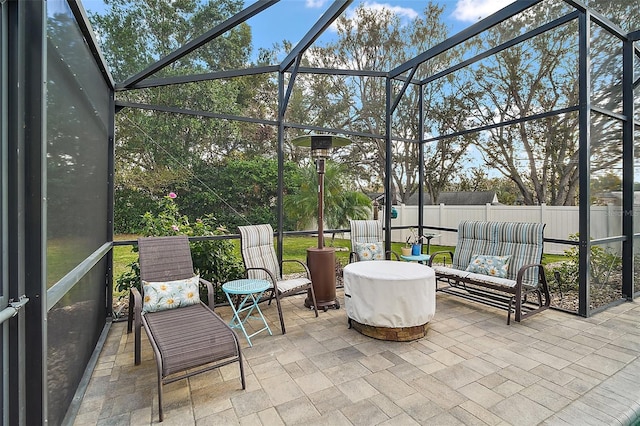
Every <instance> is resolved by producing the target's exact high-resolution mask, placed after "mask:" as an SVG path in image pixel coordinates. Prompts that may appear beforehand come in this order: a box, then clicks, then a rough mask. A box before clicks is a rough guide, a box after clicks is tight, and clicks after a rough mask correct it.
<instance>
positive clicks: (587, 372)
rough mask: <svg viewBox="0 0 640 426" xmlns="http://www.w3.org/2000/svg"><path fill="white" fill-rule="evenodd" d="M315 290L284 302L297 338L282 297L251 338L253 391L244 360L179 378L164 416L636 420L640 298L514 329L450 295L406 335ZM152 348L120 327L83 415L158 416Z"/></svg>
mask: <svg viewBox="0 0 640 426" xmlns="http://www.w3.org/2000/svg"><path fill="white" fill-rule="evenodd" d="M338 296H339V298H340V302H341V304H343V303H342V302H343V300H342V291H341V290H338ZM303 299H304V296H302V295H301V296H294V297H290V298H287V299H286V300H285V301H284V304H283V307H284V309H285V322H286V325H287V334H286V335H284V336H283V335H281V334H280V332H279V327H278V324H279V323H278V317H277V312H276V309H275V304H273V305H272V306H267V305H266V304H262V305H261V306H262V307H263V312H264V313H265V315H266V316H267V319H268V321H269V324H270V326H271V327H272V329H273V331H274V335H273V336H269V335H268V334H267V333H261V334H259V335H257V336H255V337H253V338H252V342H253V347H248V345H247V344H246V341H245V340H244V338H241V342H242V343H243V354H244V358H245V373H246V378H247V388H246V390H242V389H241V387H240V380H239V370H238V366H237V363H236V364H232V365H229V366H225V367H223V368H222V369H219V370H217V371H213V372H209V373H205V374H202V375H199V376H195V377H192V378H190V379H187V380H181V381H178V382H175V383H171V384H169V385H166V386H165V404H164V408H165V421H164V422H163V424H165V425H191V424H197V425H237V424H242V425H283V424H285V425H300V424H304V425H307V426H311V425H316V424H317V425H367V426H370V425H418V424H422V425H462V424H464V425H476V424H477V425H483V424H489V425H507V424H512V425H519V426H526V425H537V424H548V425H567V424H571V425H604V424H606V425H621V424H622V425H626V424H632V423H634V422H637V421H638V418H639V416H640V356H639V355H640V303H639V302H637V301H636V302H632V303H623V304H621V305H619V306H616V307H613V308H611V309H609V310H607V311H606V312H602V313H599V314H596V315H594V316H593V317H591V318H588V319H584V318H581V317H577V316H572V315H569V314H566V313H562V312H557V311H551V310H548V311H545V312H543V313H541V314H538V315H535V316H533V317H531V318H530V319H527V320H525V321H523V322H522V323H519V324H518V323H516V324H513V325H511V326H507V325H506V321H505V317H506V312H504V311H499V310H496V309H493V308H489V307H486V306H482V305H479V304H474V303H470V302H466V301H464V300H460V299H456V298H453V297H452V296H447V295H441V294H438V296H437V308H436V316H435V318H434V319H433V320H432V322H431V323H430V329H429V331H428V333H427V336H426V337H424V338H422V339H420V340H416V341H413V342H405V343H400V342H386V341H380V340H375V339H372V338H369V337H366V336H363V335H361V334H359V333H358V332H357V331H355V330H352V329H348V328H347V319H346V312H345V310H344V308H341V309H339V310H329V311H328V312H320V316H319V318H315V317H314V315H313V311H311V310H308V309H305V308H304V306H303ZM218 313H219V314H220V315H221V316H222V317H223V318H225V319H227V320H228V319H230V318H231V311H230V309H228V308H220V309H219V310H218ZM142 356H143V362H142V365H140V366H138V367H136V366H134V365H133V335H127V334H126V323H115V324H113V326H112V327H111V330H110V331H109V336H108V338H107V342H106V344H105V347H104V349H103V351H102V353H101V355H100V358H99V361H98V364H97V366H96V369H95V371H94V373H93V376H92V378H91V381H90V383H89V385H88V387H87V391H86V393H85V395H84V398H83V400H82V404H81V405H80V408H79V410H78V413H77V416H76V418H75V423H74V424H75V425H78V426H80V425H94V424H98V425H128V424H135V425H138V424H139V425H147V424H151V423H157V421H158V408H157V390H156V386H157V381H156V367H155V362H154V360H153V354H152V352H151V348H150V346H149V344H148V341H147V340H146V336H144V333H143V352H142Z"/></svg>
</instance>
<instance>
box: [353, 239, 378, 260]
mask: <svg viewBox="0 0 640 426" xmlns="http://www.w3.org/2000/svg"><path fill="white" fill-rule="evenodd" d="M354 248H355V252H356V254H357V255H358V260H384V244H383V243H382V241H377V242H373V243H359V242H354Z"/></svg>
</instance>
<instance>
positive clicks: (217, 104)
mask: <svg viewBox="0 0 640 426" xmlns="http://www.w3.org/2000/svg"><path fill="white" fill-rule="evenodd" d="M105 3H106V5H107V6H108V9H107V12H106V13H105V14H103V15H98V14H92V15H91V16H90V19H91V22H92V25H93V26H94V28H95V30H96V32H97V33H98V35H99V40H100V41H101V44H102V48H103V51H104V52H105V58H106V60H107V63H108V64H109V66H110V70H111V72H112V74H113V76H114V78H115V79H116V81H122V80H124V79H126V78H128V77H130V76H132V75H135V74H136V73H138V72H139V71H141V70H142V69H144V68H145V67H147V66H149V65H151V64H153V63H154V62H156V61H157V60H158V59H160V58H162V57H164V56H166V55H168V54H169V53H171V52H172V51H174V50H175V49H177V48H179V47H181V46H182V45H184V44H185V43H187V42H188V41H190V40H192V39H194V38H196V37H197V36H199V35H201V33H202V32H203V31H204V30H203V29H209V28H212V27H214V26H215V25H216V24H217V23H219V22H222V21H223V20H225V19H227V18H228V17H230V16H232V15H233V14H235V13H237V12H239V11H240V10H241V9H242V7H243V2H242V1H241V0H221V1H217V2H200V1H192V0H177V1H166V0H150V1H144V2H139V1H133V0H106V2H105ZM250 43H251V32H250V28H249V27H248V25H246V24H241V25H239V26H238V27H236V28H234V29H232V30H230V31H228V32H227V33H225V34H223V35H222V36H220V37H218V38H216V39H215V40H213V41H211V42H209V43H207V44H206V45H204V46H202V47H200V48H199V49H197V50H196V51H194V52H192V53H190V54H189V55H187V56H185V57H183V58H181V59H180V60H178V61H176V62H175V63H173V64H171V65H170V66H168V67H166V68H164V69H163V70H161V71H159V72H157V73H156V74H155V75H154V76H153V77H154V78H155V77H167V76H176V75H190V74H200V73H203V72H206V71H220V70H228V69H236V68H242V67H244V66H245V65H246V63H247V62H248V57H249V53H250ZM251 90H252V85H251V84H247V83H246V81H240V80H229V81H205V82H200V83H197V84H196V83H192V84H182V85H177V86H161V87H156V88H152V89H140V90H134V91H126V92H118V93H117V97H118V100H123V101H130V102H138V103H146V104H151V105H163V106H171V107H181V108H185V109H192V110H196V111H199V110H200V111H215V112H224V113H228V114H239V113H240V111H241V110H242V108H243V107H245V106H246V105H247V104H250V103H251V101H250V99H251V98H253V94H252V93H247V92H248V91H249V92H251ZM116 128H117V129H118V131H117V135H116V136H117V138H116V182H117V183H118V186H119V188H123V189H124V188H129V189H131V190H133V191H142V192H148V193H151V194H153V195H155V196H160V195H161V194H164V193H166V191H167V190H168V189H171V188H172V187H175V186H176V185H178V184H179V183H181V182H185V181H187V180H188V179H189V177H190V175H191V170H192V169H193V167H194V165H195V164H198V163H199V162H200V161H203V160H218V159H220V158H222V157H223V156H224V155H226V154H228V153H229V152H233V151H234V149H236V148H237V147H238V146H239V145H242V143H241V139H242V138H241V131H242V129H243V128H242V126H240V125H239V124H238V123H237V122H231V121H228V120H214V119H202V118H198V117H193V116H183V115H176V114H168V113H163V112H149V111H143V110H138V109H124V110H122V111H121V112H120V113H119V114H117V116H116Z"/></svg>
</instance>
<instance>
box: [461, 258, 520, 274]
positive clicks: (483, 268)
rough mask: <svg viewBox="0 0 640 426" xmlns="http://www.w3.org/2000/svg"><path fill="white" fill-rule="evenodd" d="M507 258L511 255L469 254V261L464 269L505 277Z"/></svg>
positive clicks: (507, 268)
mask: <svg viewBox="0 0 640 426" xmlns="http://www.w3.org/2000/svg"><path fill="white" fill-rule="evenodd" d="M509 260H511V256H489V255H485V254H474V255H473V256H471V261H470V262H469V266H467V269H466V270H467V271H468V272H473V273H475V274H483V275H489V276H492V277H497V278H506V277H507V274H508V272H509Z"/></svg>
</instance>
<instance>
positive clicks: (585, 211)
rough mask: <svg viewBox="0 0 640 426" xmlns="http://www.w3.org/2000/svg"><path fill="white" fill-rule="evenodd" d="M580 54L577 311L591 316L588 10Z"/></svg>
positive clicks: (580, 27) (582, 23)
mask: <svg viewBox="0 0 640 426" xmlns="http://www.w3.org/2000/svg"><path fill="white" fill-rule="evenodd" d="M578 33H579V41H578V42H579V49H578V50H579V58H578V98H579V107H580V109H579V113H578V115H579V117H578V122H579V124H578V126H579V129H578V131H579V148H578V149H579V150H580V152H579V156H578V158H579V160H578V161H579V164H578V168H579V188H580V195H579V204H580V206H579V217H580V224H579V226H578V229H579V246H578V250H579V266H578V271H579V274H578V275H579V277H578V298H579V301H578V314H579V315H581V316H583V317H587V316H589V305H590V303H589V302H590V300H589V299H590V298H589V282H590V277H589V262H590V258H591V256H590V254H591V253H590V251H591V242H590V238H589V236H590V233H591V226H590V220H591V191H590V186H591V185H590V180H589V172H590V169H591V166H590V164H591V161H590V157H591V155H590V152H591V61H590V52H589V50H590V45H591V28H590V19H589V12H588V11H587V12H585V13H582V14H581V15H580V17H579V19H578Z"/></svg>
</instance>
